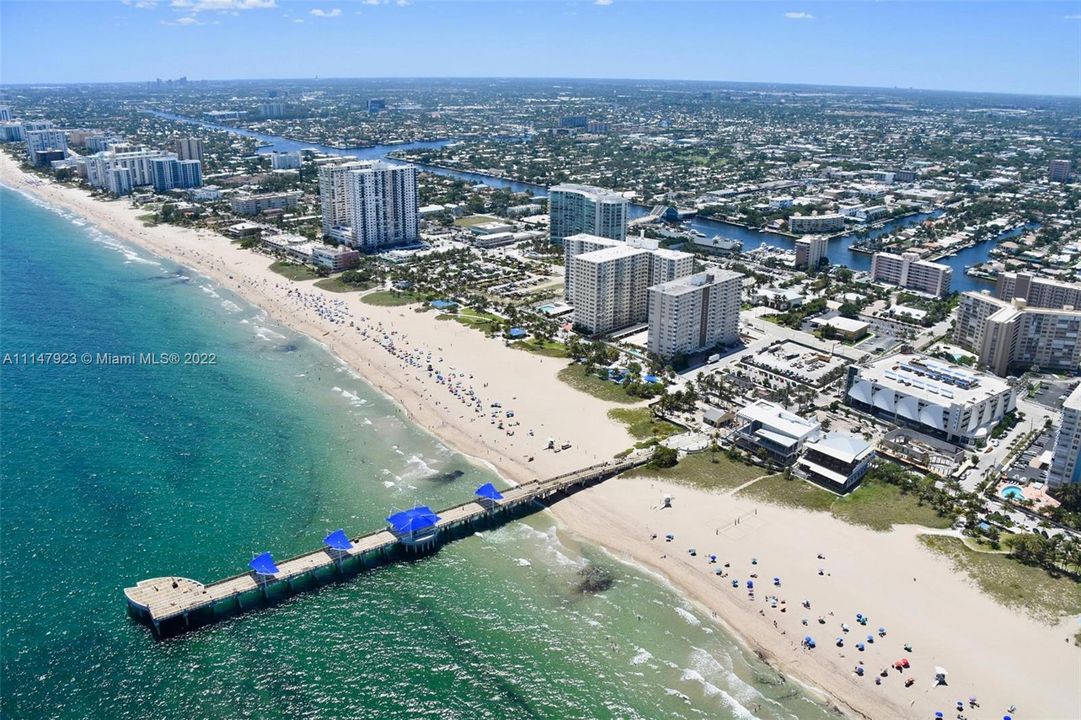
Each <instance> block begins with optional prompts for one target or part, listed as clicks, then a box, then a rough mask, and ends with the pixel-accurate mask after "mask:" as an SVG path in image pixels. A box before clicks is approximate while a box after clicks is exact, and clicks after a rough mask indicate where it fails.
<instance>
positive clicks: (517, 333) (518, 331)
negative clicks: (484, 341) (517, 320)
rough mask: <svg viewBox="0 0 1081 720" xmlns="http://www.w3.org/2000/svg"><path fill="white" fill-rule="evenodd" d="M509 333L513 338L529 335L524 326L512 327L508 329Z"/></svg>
mask: <svg viewBox="0 0 1081 720" xmlns="http://www.w3.org/2000/svg"><path fill="white" fill-rule="evenodd" d="M507 335H509V336H510V337H512V338H520V337H525V336H526V335H527V333H526V331H525V330H523V329H522V328H520V327H515V328H511V329H510V330H508V331H507Z"/></svg>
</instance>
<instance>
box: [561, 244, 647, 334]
mask: <svg viewBox="0 0 1081 720" xmlns="http://www.w3.org/2000/svg"><path fill="white" fill-rule="evenodd" d="M571 262H573V263H574V278H575V279H574V287H573V288H572V291H571V297H570V300H571V302H572V303H573V304H574V322H575V324H576V325H578V326H580V327H581V328H582V330H584V331H585V332H587V333H589V334H590V335H603V334H605V333H610V332H612V331H614V330H619V329H621V328H625V327H627V326H628V325H633V324H634V323H636V322H642V320H643V319H644V318H645V317H646V293H645V289H646V288H647V287H648V286H649V271H650V267H651V265H652V262H651V258H650V254H649V251H648V250H642V249H640V248H635V247H630V246H628V245H625V244H623V243H620V244H619V245H616V246H614V247H606V248H604V249H602V250H594V251H593V252H588V253H584V254H582V255H578V256H576V257H574V258H573V259H572V260H571Z"/></svg>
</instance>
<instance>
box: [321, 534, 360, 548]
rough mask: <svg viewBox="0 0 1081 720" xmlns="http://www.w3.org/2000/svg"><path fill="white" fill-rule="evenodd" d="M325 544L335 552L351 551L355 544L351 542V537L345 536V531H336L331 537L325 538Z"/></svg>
mask: <svg viewBox="0 0 1081 720" xmlns="http://www.w3.org/2000/svg"><path fill="white" fill-rule="evenodd" d="M323 542H324V543H325V544H326V545H327V547H330V548H333V549H335V550H351V549H352V548H353V543H351V542H350V541H349V537H348V536H347V535H346V534H345V530H335V531H334V532H332V533H331V534H330V535H327V536H326V537H325V538H323Z"/></svg>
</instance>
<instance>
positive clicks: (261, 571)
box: [248, 552, 278, 575]
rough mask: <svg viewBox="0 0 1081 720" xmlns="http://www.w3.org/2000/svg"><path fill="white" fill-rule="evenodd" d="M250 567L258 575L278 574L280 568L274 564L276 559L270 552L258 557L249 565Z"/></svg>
mask: <svg viewBox="0 0 1081 720" xmlns="http://www.w3.org/2000/svg"><path fill="white" fill-rule="evenodd" d="M248 567H250V568H251V569H252V570H254V571H255V574H256V575H277V574H278V566H277V565H275V564H274V558H272V557H271V556H270V553H268V552H265V553H263V554H261V555H256V556H255V557H254V558H252V561H251V562H250V563H248Z"/></svg>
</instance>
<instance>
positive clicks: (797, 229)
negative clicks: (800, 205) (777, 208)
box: [788, 213, 845, 233]
mask: <svg viewBox="0 0 1081 720" xmlns="http://www.w3.org/2000/svg"><path fill="white" fill-rule="evenodd" d="M788 229H789V230H791V231H792V232H794V233H830V232H838V231H840V230H844V229H845V216H844V215H841V214H840V213H828V214H823V215H793V216H792V217H790V218H788Z"/></svg>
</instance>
